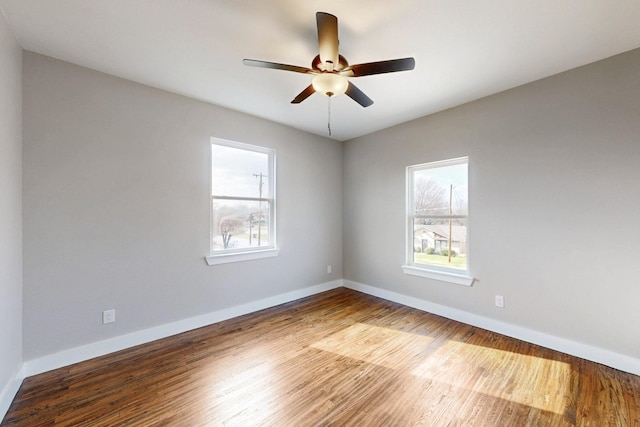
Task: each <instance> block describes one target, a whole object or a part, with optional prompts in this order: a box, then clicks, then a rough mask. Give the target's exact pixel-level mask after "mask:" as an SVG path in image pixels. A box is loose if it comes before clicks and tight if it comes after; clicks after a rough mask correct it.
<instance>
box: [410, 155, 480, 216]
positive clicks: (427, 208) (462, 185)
mask: <svg viewBox="0 0 640 427" xmlns="http://www.w3.org/2000/svg"><path fill="white" fill-rule="evenodd" d="M467 194H468V193H467V164H466V163H464V164H459V165H449V166H441V167H432V168H428V169H418V170H415V171H414V172H413V209H414V212H415V214H416V215H467V212H468V206H469V199H468V196H467Z"/></svg>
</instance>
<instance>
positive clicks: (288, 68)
mask: <svg viewBox="0 0 640 427" xmlns="http://www.w3.org/2000/svg"><path fill="white" fill-rule="evenodd" d="M242 63H243V64H244V65H247V66H249V67H260V68H271V69H273V70H284V71H293V72H294V73H304V74H317V71H315V70H312V69H311V68H306V67H298V66H297V65H287V64H278V63H277V62H268V61H260V60H257V59H243V60H242Z"/></svg>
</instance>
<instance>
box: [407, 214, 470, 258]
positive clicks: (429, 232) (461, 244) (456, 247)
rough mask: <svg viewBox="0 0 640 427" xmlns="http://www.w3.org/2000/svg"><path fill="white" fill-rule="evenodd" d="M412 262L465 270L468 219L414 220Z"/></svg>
mask: <svg viewBox="0 0 640 427" xmlns="http://www.w3.org/2000/svg"><path fill="white" fill-rule="evenodd" d="M449 248H451V257H449ZM413 263H414V264H422V265H428V266H440V267H449V268H457V269H460V270H466V269H467V219H466V218H452V219H449V218H415V219H414V220H413Z"/></svg>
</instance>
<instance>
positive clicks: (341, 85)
mask: <svg viewBox="0 0 640 427" xmlns="http://www.w3.org/2000/svg"><path fill="white" fill-rule="evenodd" d="M311 85H312V86H313V88H314V89H315V91H316V92H320V93H323V94H325V95H327V96H335V95H342V94H343V93H345V92H346V91H347V87H349V82H348V81H347V79H345V78H344V77H342V76H339V75H338V74H333V73H322V74H318V75H317V76H315V77H314V78H313V80H312V81H311Z"/></svg>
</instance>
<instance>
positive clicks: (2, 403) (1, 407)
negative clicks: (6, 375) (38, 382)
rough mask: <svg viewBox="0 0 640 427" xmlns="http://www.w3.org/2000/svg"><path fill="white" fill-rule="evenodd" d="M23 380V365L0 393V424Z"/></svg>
mask: <svg viewBox="0 0 640 427" xmlns="http://www.w3.org/2000/svg"><path fill="white" fill-rule="evenodd" d="M24 378H25V374H24V364H23V365H22V366H21V367H20V369H18V371H17V372H16V373H15V374H14V375H13V376H12V377H11V379H10V380H9V382H8V383H7V384H6V385H5V387H4V389H3V390H2V393H0V422H2V420H3V418H4V416H5V415H6V414H7V411H8V410H9V406H11V402H13V399H14V398H15V397H16V394H17V393H18V389H19V388H20V386H21V385H22V381H23V380H24Z"/></svg>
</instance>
